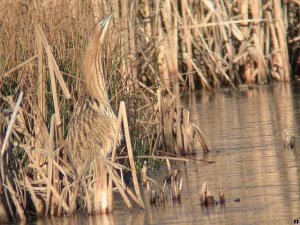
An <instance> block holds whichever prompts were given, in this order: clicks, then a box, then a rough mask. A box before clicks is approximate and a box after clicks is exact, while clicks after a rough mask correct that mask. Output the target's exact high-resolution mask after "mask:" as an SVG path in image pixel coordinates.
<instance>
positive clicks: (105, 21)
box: [98, 13, 113, 42]
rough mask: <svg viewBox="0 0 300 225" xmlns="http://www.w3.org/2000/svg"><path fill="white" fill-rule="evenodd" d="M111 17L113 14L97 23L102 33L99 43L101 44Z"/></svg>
mask: <svg viewBox="0 0 300 225" xmlns="http://www.w3.org/2000/svg"><path fill="white" fill-rule="evenodd" d="M112 17H113V13H111V14H109V15H107V16H105V17H103V18H102V19H101V20H100V21H99V23H98V24H99V26H101V28H102V32H101V36H100V42H103V40H104V38H105V36H106V33H107V30H108V27H109V24H110V21H111V19H112Z"/></svg>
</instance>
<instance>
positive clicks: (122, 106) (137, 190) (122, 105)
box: [120, 101, 145, 209]
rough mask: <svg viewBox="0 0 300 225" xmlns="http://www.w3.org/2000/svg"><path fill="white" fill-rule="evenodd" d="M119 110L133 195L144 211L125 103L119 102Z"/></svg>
mask: <svg viewBox="0 0 300 225" xmlns="http://www.w3.org/2000/svg"><path fill="white" fill-rule="evenodd" d="M120 110H121V112H122V114H123V125H124V134H125V139H126V146H127V152H128V156H129V163H130V167H131V170H132V179H133V185H134V189H135V193H136V195H137V197H138V199H139V205H140V206H141V207H142V208H143V209H144V208H145V205H144V202H143V199H142V197H141V192H140V188H139V184H138V180H137V172H136V167H135V163H134V157H133V151H132V147H131V146H132V145H131V140H130V133H129V129H128V120H127V113H126V107H125V103H124V102H123V101H122V102H120Z"/></svg>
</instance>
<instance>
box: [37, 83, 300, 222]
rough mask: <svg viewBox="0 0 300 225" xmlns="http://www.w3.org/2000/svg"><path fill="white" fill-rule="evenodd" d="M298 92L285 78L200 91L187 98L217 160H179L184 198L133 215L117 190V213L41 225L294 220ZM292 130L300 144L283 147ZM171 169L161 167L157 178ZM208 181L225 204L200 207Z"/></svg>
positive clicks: (297, 208) (299, 155)
mask: <svg viewBox="0 0 300 225" xmlns="http://www.w3.org/2000/svg"><path fill="white" fill-rule="evenodd" d="M299 95H300V89H298V88H297V87H295V86H290V85H287V84H282V85H274V86H261V87H258V88H257V89H253V90H249V91H247V92H230V91H222V90H215V91H210V92H208V91H202V92H200V93H196V94H195V95H194V96H192V97H191V98H184V99H183V101H184V102H183V104H184V105H185V106H187V107H189V106H190V107H191V112H192V113H191V114H192V118H193V120H194V121H197V123H198V124H199V126H200V127H201V129H202V130H203V132H204V133H205V135H206V137H207V139H208V142H209V146H210V150H211V151H210V153H209V155H208V156H207V160H212V161H215V162H216V163H212V164H204V163H201V162H199V161H191V162H188V163H186V164H183V163H178V164H177V167H178V168H179V170H180V172H181V176H182V177H183V178H184V182H183V191H182V204H180V205H178V204H176V205H173V203H172V201H171V200H170V198H169V202H167V204H166V205H165V206H156V205H150V203H148V202H146V203H147V204H148V205H147V210H146V211H144V212H140V211H138V212H132V213H131V212H129V211H128V210H127V209H126V206H125V205H124V203H123V202H122V201H121V198H120V197H119V196H118V195H115V197H116V201H115V205H114V207H115V211H114V214H112V215H106V216H101V215H97V216H91V217H88V216H74V217H70V218H63V219H57V220H55V222H54V221H52V222H45V220H41V221H38V222H37V224H43V225H46V224H113V225H117V224H128V225H129V224H130V225H131V224H134V225H142V224H293V221H294V219H300V202H299V189H300V185H299V178H300V175H299V170H300V165H299V162H300V145H299V146H298V143H297V141H298V140H297V137H298V135H299V129H300V127H299V119H300V98H299ZM287 128H291V129H293V130H294V132H295V134H296V150H292V151H288V150H284V148H283V142H282V140H281V132H282V131H284V130H285V129H287ZM297 148H298V149H297ZM201 157H203V156H202V153H201V152H199V154H198V155H197V158H201ZM165 175H166V171H165V170H164V169H162V170H161V171H160V173H159V175H157V177H156V179H157V180H161V179H162V177H164V176H165ZM203 182H206V183H208V185H209V188H210V189H211V190H212V191H213V192H214V194H215V195H216V196H218V194H219V191H220V192H221V193H224V194H225V197H226V205H225V206H221V205H216V206H214V207H210V208H205V207H201V206H200V199H199V191H200V189H201V186H202V184H203ZM144 194H145V193H144ZM237 198H239V199H240V202H237V201H234V200H235V199H237ZM49 221H50V220H49Z"/></svg>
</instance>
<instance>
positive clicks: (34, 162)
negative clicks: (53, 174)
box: [21, 145, 70, 213]
mask: <svg viewBox="0 0 300 225" xmlns="http://www.w3.org/2000/svg"><path fill="white" fill-rule="evenodd" d="M21 147H22V148H23V149H24V150H25V152H26V154H27V155H28V157H29V159H30V161H31V162H32V164H33V167H34V168H35V169H36V170H37V171H38V173H39V174H40V175H41V177H42V178H43V179H44V181H45V182H46V184H47V187H48V188H49V189H50V190H51V192H52V194H53V195H54V197H55V198H56V199H57V200H58V202H61V203H62V207H63V208H64V210H66V212H67V213H68V212H69V211H70V208H69V206H68V205H67V203H66V202H65V201H64V200H63V199H62V196H61V195H60V194H59V193H58V192H57V191H56V189H55V187H54V186H53V185H52V183H51V182H49V180H48V179H47V176H46V175H45V174H44V172H43V171H42V169H41V168H40V166H39V165H38V163H37V162H36V160H35V159H34V157H33V155H32V154H31V153H30V150H29V149H28V148H27V147H26V146H24V145H21Z"/></svg>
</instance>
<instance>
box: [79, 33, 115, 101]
mask: <svg viewBox="0 0 300 225" xmlns="http://www.w3.org/2000/svg"><path fill="white" fill-rule="evenodd" d="M99 37H100V32H98V31H97V30H96V31H95V32H94V34H93V35H92V37H91V39H90V42H89V44H88V47H87V49H86V52H85V55H84V60H83V68H82V72H83V74H82V80H83V87H84V90H83V92H84V95H85V96H87V97H91V98H94V99H97V100H98V101H100V102H101V103H102V104H105V105H107V104H109V99H108V95H107V89H106V84H105V80H104V76H103V71H102V65H101V50H102V49H101V48H100V46H99V44H100V43H99Z"/></svg>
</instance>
